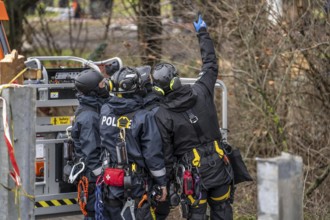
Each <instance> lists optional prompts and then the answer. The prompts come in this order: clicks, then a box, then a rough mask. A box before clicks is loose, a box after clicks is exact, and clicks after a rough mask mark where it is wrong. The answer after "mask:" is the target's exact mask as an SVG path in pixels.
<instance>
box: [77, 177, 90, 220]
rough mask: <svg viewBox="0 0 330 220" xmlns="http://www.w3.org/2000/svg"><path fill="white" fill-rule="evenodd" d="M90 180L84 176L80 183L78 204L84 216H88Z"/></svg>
mask: <svg viewBox="0 0 330 220" xmlns="http://www.w3.org/2000/svg"><path fill="white" fill-rule="evenodd" d="M87 199H88V179H87V177H85V176H83V177H82V178H81V179H80V180H79V183H78V204H79V207H80V210H81V212H82V213H83V215H84V216H87V211H86V205H87Z"/></svg>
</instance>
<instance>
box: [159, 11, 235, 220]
mask: <svg viewBox="0 0 330 220" xmlns="http://www.w3.org/2000/svg"><path fill="white" fill-rule="evenodd" d="M193 24H194V27H195V30H196V32H197V36H198V39H199V45H200V51H201V56H202V61H203V66H202V73H201V76H200V78H199V79H198V80H197V81H196V83H194V84H193V85H181V81H180V79H179V77H178V72H177V70H176V68H175V66H173V65H172V64H170V63H160V64H157V65H155V66H154V70H153V73H152V78H153V83H154V85H155V87H154V90H155V91H157V92H158V93H160V94H163V95H164V98H165V99H164V102H163V104H162V105H161V107H160V108H159V110H158V111H157V113H156V122H157V124H158V127H159V129H160V132H161V135H162V139H163V142H164V151H165V159H166V163H167V164H172V166H173V164H174V162H175V160H177V162H178V164H179V165H177V166H176V168H175V171H176V173H177V174H178V173H180V177H181V180H180V182H181V183H182V184H183V189H182V191H183V195H182V196H183V198H186V199H185V200H186V203H183V204H182V206H183V207H185V204H188V210H189V212H188V214H187V217H188V219H198V220H200V219H205V218H206V216H205V213H206V209H207V203H208V204H209V206H210V208H211V213H210V214H211V219H225V220H229V219H232V218H233V216H232V208H231V205H230V202H229V198H230V191H231V182H232V175H233V174H232V169H231V166H230V164H229V162H228V160H227V157H226V155H225V154H224V150H223V149H222V148H221V145H220V141H221V134H220V130H219V125H218V118H217V113H216V108H215V104H214V101H213V98H214V86H215V82H216V79H217V76H218V64H217V57H216V54H215V50H214V46H213V42H212V40H211V38H210V36H209V33H208V32H207V28H206V24H205V22H204V21H203V19H202V17H201V16H200V15H199V17H198V20H197V21H195V22H194V23H193ZM166 168H167V170H168V171H169V172H170V169H171V166H167V167H166ZM179 168H180V169H179ZM183 210H185V209H183Z"/></svg>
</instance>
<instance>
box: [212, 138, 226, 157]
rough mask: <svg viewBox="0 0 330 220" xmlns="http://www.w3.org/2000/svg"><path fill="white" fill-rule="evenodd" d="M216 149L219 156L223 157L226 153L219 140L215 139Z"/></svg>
mask: <svg viewBox="0 0 330 220" xmlns="http://www.w3.org/2000/svg"><path fill="white" fill-rule="evenodd" d="M214 148H215V151H216V152H217V153H218V154H219V157H220V158H222V157H223V155H224V153H223V150H222V149H221V148H220V147H219V144H218V141H214Z"/></svg>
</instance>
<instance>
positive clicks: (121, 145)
mask: <svg viewBox="0 0 330 220" xmlns="http://www.w3.org/2000/svg"><path fill="white" fill-rule="evenodd" d="M116 154H117V163H118V165H120V166H122V165H126V164H128V157H127V150H126V142H125V141H121V142H118V143H117V145H116Z"/></svg>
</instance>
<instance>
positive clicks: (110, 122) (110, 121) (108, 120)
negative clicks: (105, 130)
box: [101, 116, 132, 128]
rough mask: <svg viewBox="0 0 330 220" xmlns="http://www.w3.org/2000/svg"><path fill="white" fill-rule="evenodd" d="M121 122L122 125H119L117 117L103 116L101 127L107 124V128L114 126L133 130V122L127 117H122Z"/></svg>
mask: <svg viewBox="0 0 330 220" xmlns="http://www.w3.org/2000/svg"><path fill="white" fill-rule="evenodd" d="M119 121H120V123H119V124H118V123H117V119H116V117H110V116H109V117H107V116H103V117H102V122H101V125H104V124H106V125H107V126H112V127H124V128H131V124H132V120H130V119H128V118H127V117H126V116H121V117H120V118H119Z"/></svg>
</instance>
